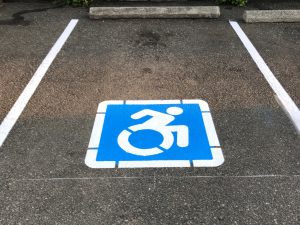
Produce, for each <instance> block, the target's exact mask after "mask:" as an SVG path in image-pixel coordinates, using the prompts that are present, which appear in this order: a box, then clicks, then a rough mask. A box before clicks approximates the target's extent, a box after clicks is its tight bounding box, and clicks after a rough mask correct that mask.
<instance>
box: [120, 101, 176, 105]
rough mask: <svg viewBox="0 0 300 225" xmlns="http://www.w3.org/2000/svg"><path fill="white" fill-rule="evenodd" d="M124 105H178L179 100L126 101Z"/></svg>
mask: <svg viewBox="0 0 300 225" xmlns="http://www.w3.org/2000/svg"><path fill="white" fill-rule="evenodd" d="M125 103H126V105H151V104H180V100H126V101H125Z"/></svg>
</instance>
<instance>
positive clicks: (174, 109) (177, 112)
mask: <svg viewBox="0 0 300 225" xmlns="http://www.w3.org/2000/svg"><path fill="white" fill-rule="evenodd" d="M167 113H168V114H170V115H173V116H177V115H180V114H182V113H183V110H182V108H180V107H176V106H172V107H169V108H168V109H167Z"/></svg>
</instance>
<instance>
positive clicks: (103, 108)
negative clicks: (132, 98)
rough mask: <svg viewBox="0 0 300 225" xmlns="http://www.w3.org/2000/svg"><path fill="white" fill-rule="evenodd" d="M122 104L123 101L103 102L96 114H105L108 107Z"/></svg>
mask: <svg viewBox="0 0 300 225" xmlns="http://www.w3.org/2000/svg"><path fill="white" fill-rule="evenodd" d="M123 104H124V101H120V100H111V101H103V102H101V103H100V104H99V106H98V109H97V112H98V113H106V109H107V106H108V105H123Z"/></svg>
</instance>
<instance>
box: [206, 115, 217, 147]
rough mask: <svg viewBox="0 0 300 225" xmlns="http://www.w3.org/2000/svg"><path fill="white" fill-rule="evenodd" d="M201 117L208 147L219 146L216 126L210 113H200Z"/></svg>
mask: <svg viewBox="0 0 300 225" xmlns="http://www.w3.org/2000/svg"><path fill="white" fill-rule="evenodd" d="M202 118H203V122H204V126H205V130H206V134H207V138H208V143H209V145H210V147H218V146H220V142H219V139H218V135H217V132H216V128H215V125H214V122H213V119H212V117H211V114H210V113H202Z"/></svg>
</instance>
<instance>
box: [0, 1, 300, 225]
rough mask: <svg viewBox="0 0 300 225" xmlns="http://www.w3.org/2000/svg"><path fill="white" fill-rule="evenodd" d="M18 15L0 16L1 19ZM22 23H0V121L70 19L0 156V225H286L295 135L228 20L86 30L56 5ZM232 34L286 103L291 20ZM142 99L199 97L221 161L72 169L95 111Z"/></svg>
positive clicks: (294, 182)
mask: <svg viewBox="0 0 300 225" xmlns="http://www.w3.org/2000/svg"><path fill="white" fill-rule="evenodd" d="M33 6H35V7H37V8H43V7H45V8H46V7H49V6H48V5H47V4H44V5H43V4H42V5H32V4H31V5H30V7H33ZM22 7H28V8H29V5H28V4H20V3H12V4H7V5H6V6H5V7H4V8H2V9H0V12H1V15H6V17H5V19H9V16H8V12H9V13H15V12H17V11H18V10H19V9H21V8H22ZM33 8H34V7H33ZM24 18H25V21H28V23H26V24H14V25H11V24H10V25H7V24H1V23H0V33H1V37H0V46H1V48H0V54H1V58H0V71H1V72H0V102H1V107H0V118H1V120H4V118H5V116H6V115H7V114H8V112H9V111H10V109H11V108H12V106H13V105H14V104H15V102H16V101H17V99H18V97H19V96H20V95H21V93H22V91H23V89H24V88H25V86H26V85H27V84H28V82H29V81H30V79H31V78H32V76H33V74H34V73H35V71H36V69H37V68H38V66H39V65H40V64H41V62H42V61H43V59H44V58H45V56H46V55H47V54H48V52H49V50H50V49H51V47H52V46H53V44H54V43H55V42H56V40H57V39H58V37H59V36H60V35H61V33H62V32H63V31H64V29H65V28H66V26H67V25H68V24H69V22H70V20H71V19H79V21H78V23H77V25H76V26H75V28H74V30H73V32H72V33H71V34H70V36H69V37H68V39H67V41H66V43H65V44H64V46H63V48H62V49H61V51H60V52H59V53H58V55H57V56H56V57H55V59H54V61H53V63H52V64H51V66H50V67H49V69H48V71H47V73H46V74H45V76H44V78H43V79H42V81H41V83H40V84H39V85H38V87H37V89H36V91H35V93H34V94H33V96H32V98H31V99H30V101H29V102H28V104H27V105H26V108H25V110H24V111H23V112H22V114H21V116H20V118H19V119H18V120H17V122H16V124H15V125H14V127H13V129H12V130H11V132H10V133H9V135H8V136H7V138H6V140H5V142H4V144H3V145H2V147H1V148H0V174H1V175H0V199H1V202H2V203H1V204H0V222H1V223H3V224H130V225H133V224H139V225H141V224H298V223H299V220H300V217H299V215H300V211H299V210H300V199H299V194H300V173H299V172H300V154H299V151H300V147H299V146H300V142H299V135H298V134H297V131H296V129H295V127H294V125H293V123H292V122H291V120H290V118H289V117H288V116H287V115H286V114H285V112H284V110H283V109H282V108H281V107H280V105H279V104H278V102H277V101H276V99H275V97H274V95H275V94H274V91H273V90H272V89H271V87H270V86H269V84H268V82H267V81H266V79H265V78H264V76H263V75H262V73H261V71H260V70H259V69H258V68H257V66H256V65H255V63H254V62H253V59H252V58H251V56H250V55H249V53H248V52H247V50H246V48H245V47H244V46H243V44H242V42H241V41H240V39H239V37H238V36H237V34H236V33H235V31H234V30H233V29H232V27H231V26H230V24H229V21H227V20H224V19H220V20H204V19H195V20H191V19H169V20H168V19H164V20H151V19H147V20H142V19H127V20H97V21H92V20H89V19H88V18H87V12H86V10H85V9H81V8H66V7H65V8H56V9H49V10H45V11H41V12H33V13H27V14H25V15H24ZM240 26H241V28H242V29H243V30H244V32H245V34H246V35H247V36H248V37H249V39H250V40H251V41H252V43H253V45H254V46H255V47H256V48H257V50H258V52H259V53H260V54H261V56H262V57H263V59H264V60H265V62H266V64H267V65H268V66H269V67H270V69H271V70H272V71H273V73H274V75H275V76H276V78H277V79H278V80H279V82H280V83H281V84H282V86H283V87H284V88H285V90H286V91H287V93H288V94H289V95H290V96H291V98H292V99H293V101H294V102H295V103H296V105H297V106H298V107H299V105H300V92H299V72H300V68H299V52H300V49H299V46H300V45H299V40H300V39H299V36H300V24H298V23H294V24H251V25H249V24H243V23H240ZM155 99H166V100H168V99H203V100H205V101H206V102H207V103H208V104H209V106H210V111H211V114H212V117H213V120H214V124H215V128H216V131H217V134H218V137H219V141H220V143H221V147H222V150H223V154H224V158H225V162H224V164H222V165H221V166H218V167H214V168H197V167H194V168H193V167H192V168H135V169H119V168H115V169H91V168H89V167H88V166H86V165H85V163H84V159H85V154H86V151H87V148H88V143H89V139H90V135H91V132H92V128H93V123H94V119H95V115H96V113H97V107H98V104H99V103H100V102H103V101H106V100H155Z"/></svg>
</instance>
